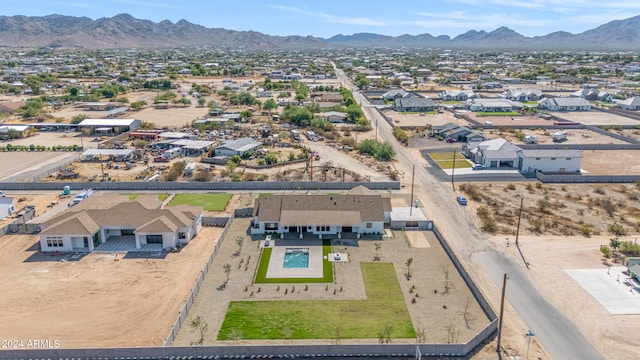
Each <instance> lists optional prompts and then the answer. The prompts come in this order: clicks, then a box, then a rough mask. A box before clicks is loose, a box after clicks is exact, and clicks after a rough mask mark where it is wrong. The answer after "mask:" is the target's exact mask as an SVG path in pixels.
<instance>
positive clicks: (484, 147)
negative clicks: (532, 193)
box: [463, 138, 520, 168]
mask: <svg viewBox="0 0 640 360" xmlns="http://www.w3.org/2000/svg"><path fill="white" fill-rule="evenodd" d="M518 150H520V148H519V147H517V146H516V145H513V144H512V143H510V142H509V141H507V140H505V139H502V138H497V139H491V140H487V141H482V142H480V143H471V142H469V143H467V144H465V146H464V147H463V151H464V152H465V155H466V156H467V157H468V158H469V159H471V160H473V162H475V163H476V164H481V165H484V166H485V167H487V168H501V167H502V168H504V167H510V168H515V167H516V160H517V159H518V155H517V153H518Z"/></svg>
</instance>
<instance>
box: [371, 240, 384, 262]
mask: <svg viewBox="0 0 640 360" xmlns="http://www.w3.org/2000/svg"><path fill="white" fill-rule="evenodd" d="M373 246H375V248H376V257H375V258H373V260H375V261H377V260H380V249H382V245H381V244H380V243H374V244H373Z"/></svg>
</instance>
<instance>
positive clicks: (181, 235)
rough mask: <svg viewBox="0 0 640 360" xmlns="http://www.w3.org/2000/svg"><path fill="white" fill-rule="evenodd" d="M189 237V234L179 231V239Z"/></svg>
mask: <svg viewBox="0 0 640 360" xmlns="http://www.w3.org/2000/svg"><path fill="white" fill-rule="evenodd" d="M186 237H187V235H186V234H185V233H183V232H179V233H178V239H185V238H186Z"/></svg>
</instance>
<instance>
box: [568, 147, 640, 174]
mask: <svg viewBox="0 0 640 360" xmlns="http://www.w3.org/2000/svg"><path fill="white" fill-rule="evenodd" d="M582 156H583V158H582V166H581V168H582V169H583V170H585V171H588V172H589V174H591V175H640V151H639V150H608V151H595V150H583V151H582Z"/></svg>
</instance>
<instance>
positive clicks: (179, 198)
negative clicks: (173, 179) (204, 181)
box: [169, 194, 232, 211]
mask: <svg viewBox="0 0 640 360" xmlns="http://www.w3.org/2000/svg"><path fill="white" fill-rule="evenodd" d="M231 196H232V195H231V194H178V195H176V196H175V197H174V198H173V200H171V202H169V206H175V205H191V206H202V208H203V209H204V211H223V210H224V209H225V208H226V207H227V203H228V202H229V200H231Z"/></svg>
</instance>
